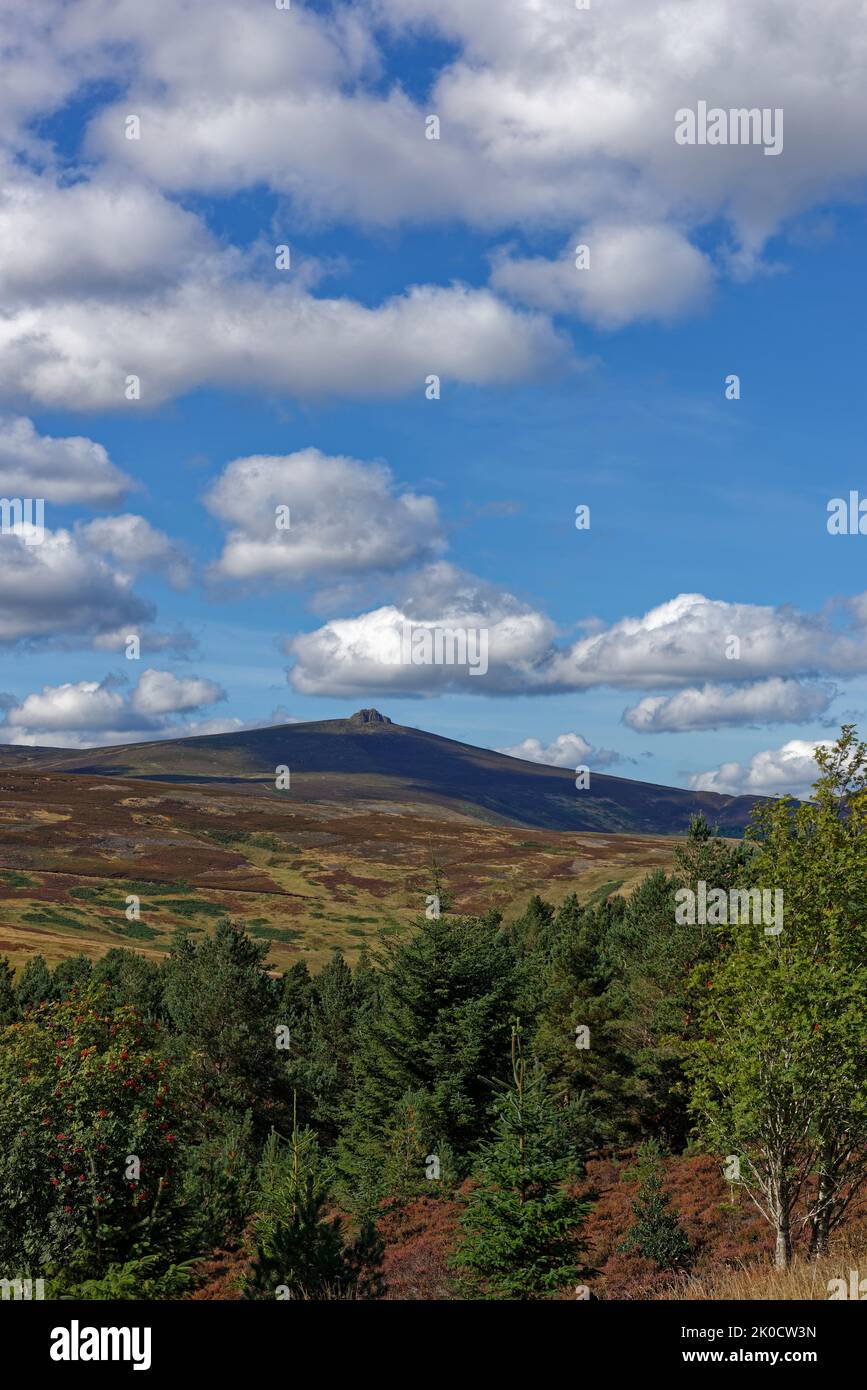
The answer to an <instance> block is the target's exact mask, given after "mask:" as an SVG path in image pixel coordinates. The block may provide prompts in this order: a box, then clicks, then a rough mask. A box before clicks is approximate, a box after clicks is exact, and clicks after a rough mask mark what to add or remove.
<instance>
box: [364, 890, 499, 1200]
mask: <svg viewBox="0 0 867 1390" xmlns="http://www.w3.org/2000/svg"><path fill="white" fill-rule="evenodd" d="M514 964H515V962H514V955H513V952H512V949H511V947H510V945H509V942H508V940H507V939H506V937H505V934H504V933H503V932H501V931H500V929H499V923H498V922H497V921H496V920H495V919H490V920H488V919H479V918H462V917H451V916H448V917H439V918H436V919H433V920H428V919H422V920H421V921H420V922H419V929H418V931H417V932H416V934H415V935H414V936H413V937H412V938H411V939H410V940H409V941H406V942H401V943H398V944H393V945H390V946H389V947H388V949H387V952H386V954H385V959H384V960H383V962H382V969H381V970H380V971H379V973H378V981H377V991H376V1002H375V1004H373V1005H371V1006H370V1007H368V1008H366V1009H363V1010H362V1013H361V1016H360V1021H359V1026H358V1029H357V1032H356V1038H355V1043H356V1047H355V1055H354V1059H353V1084H352V1105H351V1109H350V1112H349V1116H348V1121H347V1124H346V1126H345V1128H344V1131H343V1134H342V1136H341V1141H340V1144H339V1153H340V1171H341V1178H342V1180H343V1182H342V1189H341V1190H342V1193H345V1194H346V1200H347V1201H350V1200H351V1201H352V1203H353V1206H354V1207H355V1206H359V1205H360V1204H361V1202H362V1199H363V1202H364V1204H365V1206H366V1209H368V1210H370V1209H372V1208H373V1206H374V1205H375V1203H376V1200H377V1199H378V1198H379V1197H381V1196H384V1195H386V1193H385V1188H384V1181H383V1163H384V1158H385V1154H386V1148H387V1140H386V1132H387V1130H388V1126H389V1123H390V1121H391V1119H392V1116H393V1114H394V1112H395V1109H396V1107H397V1105H398V1103H399V1101H400V1099H401V1096H403V1095H405V1094H406V1092H407V1091H413V1092H419V1091H424V1092H425V1093H426V1094H427V1096H428V1098H429V1106H430V1110H429V1114H430V1123H431V1129H432V1132H433V1133H434V1134H435V1135H437V1136H438V1137H439V1138H441V1139H442V1141H443V1142H446V1143H448V1145H449V1146H450V1149H451V1151H452V1152H453V1153H454V1154H455V1157H456V1160H457V1161H458V1162H459V1163H460V1162H463V1161H464V1160H465V1159H466V1157H467V1156H468V1155H469V1154H470V1153H472V1152H473V1151H474V1150H475V1148H476V1147H477V1145H478V1144H479V1142H480V1141H481V1139H482V1138H483V1137H484V1132H485V1116H486V1113H487V1110H488V1107H489V1105H490V1100H491V1095H492V1081H491V1079H490V1078H496V1077H497V1076H498V1075H502V1073H503V1069H504V1068H503V1058H504V1054H505V1046H504V1044H505V1041H506V1039H507V1037H508V1026H507V1025H506V1024H504V1022H503V1020H504V1018H508V1017H509V1014H510V1012H511V1011H512V1008H513V997H514ZM465 1166H466V1165H465Z"/></svg>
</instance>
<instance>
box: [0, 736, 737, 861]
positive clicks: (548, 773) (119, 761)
mask: <svg viewBox="0 0 867 1390" xmlns="http://www.w3.org/2000/svg"><path fill="white" fill-rule="evenodd" d="M0 755H2V756H0V768H3V769H6V768H16V769H25V768H30V769H34V770H38V771H39V772H40V773H43V772H48V771H57V772H63V773H70V774H86V775H88V776H93V775H94V774H97V775H99V776H102V777H122V778H135V779H146V780H149V781H170V782H180V783H185V782H195V783H199V784H202V783H217V784H219V783H223V784H228V783H233V784H236V785H238V786H241V787H246V788H247V789H249V790H250V791H255V792H257V793H259V794H262V793H265V794H271V795H274V796H281V797H285V796H286V795H287V793H286V792H285V791H281V792H278V791H277V790H276V788H275V776H276V772H277V769H278V768H280V767H288V768H289V770H290V782H291V785H290V792H289V795H290V796H291V799H292V801H293V803H295V802H297V803H299V804H303V803H305V802H311V801H316V802H323V801H324V802H328V801H330V802H338V803H339V802H345V803H358V802H364V803H366V804H368V805H371V804H373V803H375V804H377V805H386V806H388V805H391V806H392V807H393V808H394V809H396V808H397V806H400V805H403V806H405V807H415V808H421V807H429V808H440V814H442V813H443V812H446V813H447V812H448V811H455V812H459V813H461V814H464V815H466V814H469V815H473V816H475V817H478V818H480V819H482V820H484V821H487V822H489V823H491V824H495V825H496V824H500V825H513V826H515V825H517V826H527V827H533V828H538V829H544V830H575V831H579V830H580V831H605V832H609V833H610V832H631V833H641V834H650V835H673V834H681V833H683V832H684V831H685V830H686V829H687V828H688V826H689V822H690V818H691V817H692V816H693V815H694V814H695V813H696V812H699V811H703V812H704V814H705V815H706V816H707V818H708V820H709V822H710V823H711V825H716V826H719V827H720V829H721V830H722V831H724V832H726V833H728V834H737V833H739V832H740V831H742V829H743V827H744V825H745V824H746V822H747V821H748V819H749V815H750V811H751V809H752V807H753V806H754V805H755V803H756V801H757V800H759V799H760V798H757V797H752V796H738V797H732V796H722V795H719V794H718V793H714V792H693V791H685V790H683V789H682V788H678V787H662V786H657V785H655V784H653V783H649V782H637V781H633V780H631V779H630V778H626V777H611V776H608V775H606V774H603V773H596V772H592V770H591V776H590V786H589V787H588V788H586V789H584V790H580V791H579V790H577V789H576V787H575V775H574V773H573V772H572V771H571V770H570V769H568V768H559V767H546V766H543V765H541V764H539V763H530V762H524V761H522V760H520V759H518V758H512V757H509V756H507V755H506V754H503V753H495V752H492V751H491V750H490V749H485V748H475V747H473V746H472V745H471V744H466V743H458V742H456V741H455V740H453V739H448V738H441V737H440V736H439V735H438V734H431V733H426V732H425V731H424V730H423V729H412V728H408V727H406V726H403V725H400V724H393V723H392V722H391V720H390V719H388V718H386V717H385V716H384V715H382V714H380V713H379V712H378V710H372V709H366V710H359V711H358V712H357V713H356V714H353V715H352V716H351V717H350V718H348V719H328V720H321V721H316V722H312V723H298V724H280V725H277V726H275V727H271V728H265V729H251V730H245V731H243V732H239V733H227V734H207V735H200V736H197V737H193V738H180V739H171V740H166V741H163V742H156V743H129V744H121V745H117V746H114V747H111V748H91V749H87V750H85V751H82V750H81V749H76V750H70V749H57V748H20V749H19V748H14V747H5V748H3V749H0Z"/></svg>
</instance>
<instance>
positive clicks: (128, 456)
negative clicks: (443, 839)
mask: <svg viewBox="0 0 867 1390" xmlns="http://www.w3.org/2000/svg"><path fill="white" fill-rule="evenodd" d="M751 8H752V9H753V10H754V13H752V15H751V17H750V19H749V20H748V21H745V22H743V23H739V24H737V25H736V24H734V23H733V18H734V16H735V11H736V10H737V11H738V13H739V14H741V18H743V17H742V11H741V10H740V7H737V6H735V5H734V4H733V3H729V2H728V0H710V3H708V4H706V5H704V6H703V7H702V9H701V11H699V10H698V9H697V8H696V7H695V6H694V5H691V4H690V3H687V4H686V5H684V7H683V9H684V11H689V12H690V15H691V17H692V28H691V29H690V31H689V32H690V35H691V38H692V39H693V40H694V41H695V42H694V46H693V47H692V48H690V45H689V43H685V44H684V43H683V35H682V34H680V35H679V37H680V39H681V44H680V46H678V44H676V43H675V42H674V39H675V37H677V35H676V34H673V33H666V30H665V26H666V25H671V24H673V23H674V20H673V19H672V15H671V7H664V6H661V5H657V4H655V3H653V0H651V2H650V3H647V0H645V3H643V4H642V5H639V4H638V3H637V2H636V3H632V0H617V3H611V4H610V6H609V7H608V9H607V11H606V12H604V13H600V12H601V11H603V10H604V9H605V7H603V6H602V5H601V4H600V5H598V6H596V7H595V12H594V13H593V15H592V18H590V17H588V16H587V15H583V14H582V15H581V16H580V17H579V16H576V15H573V14H571V13H568V14H567V13H566V11H565V6H563V5H559V6H555V5H553V4H544V3H542V0H537V3H533V4H518V3H517V0H514V3H513V0H507V3H506V4H505V5H504V6H503V10H502V14H501V15H500V17H499V19H498V20H496V21H495V19H494V18H493V17H492V15H491V7H490V6H489V5H488V6H483V5H481V4H480V3H475V0H465V3H464V4H462V5H457V4H456V3H455V4H452V3H440V4H436V5H435V4H433V3H430V4H429V3H428V0H418V4H416V5H415V6H410V5H408V4H404V3H402V0H381V2H379V3H376V4H373V3H371V4H364V5H352V6H333V7H332V6H325V5H315V6H312V5H307V6H302V5H298V4H295V5H293V8H292V10H291V12H290V13H288V14H287V13H285V12H277V11H276V9H275V10H274V11H273V12H272V10H271V7H270V6H268V5H265V4H261V5H259V6H255V7H252V8H251V7H250V6H242V5H239V4H237V3H234V0H219V3H218V4H216V5H214V6H210V7H202V6H195V5H183V4H182V5H174V6H169V5H168V4H166V5H163V4H162V0H160V3H158V4H156V5H155V7H154V8H153V11H152V12H149V16H148V17H142V15H141V14H140V13H138V10H137V7H136V6H134V5H133V4H125V3H121V4H119V5H118V6H117V8H116V12H115V13H114V15H113V17H112V18H111V20H110V21H109V20H108V19H107V18H106V16H105V14H104V12H103V11H102V9H101V7H100V6H98V5H97V4H96V3H90V0H73V3H72V4H70V5H66V6H59V5H58V6H56V7H51V6H48V7H47V9H46V11H45V12H44V13H42V14H40V15H39V16H27V15H22V14H16V13H15V7H8V13H7V12H6V7H4V10H3V12H2V14H0V20H2V24H3V25H4V26H5V29H6V31H7V32H6V34H5V38H6V40H7V41H8V42H11V43H14V45H15V50H14V51H15V54H16V55H17V56H16V57H15V58H14V59H13V63H17V64H18V67H19V69H20V71H19V72H17V73H16V74H15V76H16V78H17V79H18V80H17V81H16V82H13V83H12V84H11V87H12V92H11V95H7V97H6V98H5V101H6V109H5V110H4V112H3V115H4V121H3V129H4V132H5V134H4V137H3V142H2V151H0V172H2V174H3V201H2V203H0V235H2V239H3V242H4V244H5V245H6V246H7V247H10V248H12V251H11V255H10V256H8V257H7V258H5V259H6V270H5V272H2V273H0V293H2V295H3V298H4V316H5V318H6V323H7V325H8V328H7V331H6V332H4V333H3V334H0V357H2V359H3V360H2V363H0V366H2V367H3V371H2V377H3V379H4V380H5V385H4V387H3V393H4V394H3V398H2V399H0V412H2V414H0V492H2V493H3V494H4V495H6V496H7V497H13V496H16V495H17V496H29V495H38V496H43V497H44V498H45V502H46V526H47V527H48V529H49V533H50V535H49V536H47V537H46V538H45V540H44V541H43V543H42V544H33V543H32V540H33V538H32V537H31V538H30V542H31V543H28V541H27V540H26V538H25V537H23V536H22V535H21V534H6V535H2V536H0V637H2V638H4V639H5V640H4V645H3V646H2V647H0V667H2V675H0V691H2V692H3V701H4V707H5V720H4V723H3V724H2V725H0V737H2V738H4V739H5V740H6V741H11V742H20V743H42V744H57V743H62V744H70V745H73V746H87V745H89V744H97V743H101V742H117V741H126V740H128V739H130V738H154V737H166V736H170V735H173V734H175V733H179V732H206V731H209V730H216V729H223V728H233V727H243V726H246V725H250V724H255V723H257V722H259V723H261V722H266V723H267V722H272V720H273V719H275V718H276V719H283V718H293V719H327V718H334V717H340V716H344V715H346V714H348V713H350V712H351V711H352V710H354V709H356V708H358V707H360V706H361V705H365V704H376V705H377V707H379V708H380V709H382V710H383V711H384V712H385V713H387V714H389V715H390V716H391V717H392V718H393V719H395V720H396V721H398V722H401V723H406V724H411V725H417V726H421V727H424V728H428V729H431V730H434V731H436V732H438V733H442V734H446V735H448V736H450V737H454V738H458V739H463V740H465V741H467V742H470V743H477V744H482V745H485V746H490V747H498V748H508V749H510V750H513V751H515V752H516V753H517V754H521V755H523V756H529V757H534V758H538V759H540V760H543V761H557V762H560V763H562V764H563V765H569V766H574V765H575V763H576V762H577V761H582V762H587V763H588V764H589V765H590V766H591V768H593V767H596V768H597V769H598V770H605V771H609V772H615V773H619V774H620V775H624V776H633V777H640V778H641V779H643V780H651V781H658V782H662V783H672V784H679V785H694V786H706V787H715V788H718V789H720V790H726V791H740V790H758V791H768V792H778V791H783V790H792V791H796V792H797V791H803V790H804V788H805V787H806V786H807V785H808V783H809V780H810V776H811V749H812V747H813V746H814V744H815V743H816V742H817V741H819V740H822V739H827V738H829V737H833V734H834V730H835V728H836V727H838V726H839V723H840V722H841V721H842V720H844V719H847V720H855V721H856V722H857V721H860V722H861V724H862V726H863V724H864V723H865V722H867V721H865V711H867V597H865V591H867V564H865V556H867V536H862V535H855V536H845V537H844V536H832V535H829V533H828V529H827V524H826V523H827V516H828V511H827V508H828V503H829V501H830V499H832V498H835V497H848V494H849V492H850V490H852V489H859V488H860V490H861V493H862V495H864V496H867V475H865V469H864V463H863V442H862V435H863V423H862V418H861V417H862V415H863V407H862V406H861V401H862V400H863V396H864V392H863V381H862V377H863V360H864V354H863V351H862V350H861V349H862V340H863V336H864V329H863V327H862V317H863V316H862V315H861V314H860V312H859V311H858V306H859V305H860V304H862V303H863V302H864V298H865V290H867V284H865V280H867V270H865V264H864V256H863V246H864V207H863V202H862V190H863V177H864V172H865V171H864V169H862V168H861V167H860V166H859V159H860V160H862V161H863V160H864V158H865V157H864V155H863V153H859V152H858V151H857V150H856V149H854V148H849V145H848V142H847V141H846V140H845V139H844V138H842V137H840V136H839V135H838V134H835V132H838V131H839V130H840V128H841V127H840V122H841V120H842V119H844V118H845V117H847V116H848V117H849V118H850V119H851V120H852V121H853V122H854V121H855V120H856V118H857V117H858V115H859V111H858V106H857V104H858V103H859V102H861V101H863V97H862V96H861V93H860V89H859V86H858V84H857V83H855V82H853V81H852V80H851V72H850V69H849V66H848V62H847V60H846V57H845V52H844V49H843V48H842V47H839V46H837V45H832V44H825V43H823V42H817V41H816V36H815V25H816V16H815V11H814V9H813V7H812V6H809V5H807V4H806V3H800V0H797V3H793V4H792V5H791V6H790V7H789V12H790V17H791V21H792V22H791V25H790V28H789V29H788V31H787V32H786V33H782V34H778V33H777V31H776V30H775V29H774V27H773V25H772V24H771V20H772V19H773V13H774V11H775V4H774V3H772V0H757V3H756V4H755V6H754V7H751ZM833 8H834V10H835V13H836V19H837V21H838V23H839V25H840V26H843V27H842V28H841V29H840V33H841V34H843V33H845V25H846V23H848V22H849V21H850V20H851V21H853V22H854V20H855V19H856V17H857V14H856V12H857V9H858V6H857V5H855V4H854V3H847V0H840V3H837V4H835V5H834V6H833ZM205 10H208V11H209V12H210V13H209V15H208V14H206V13H205ZM585 20H587V21H588V25H589V24H592V26H593V28H592V29H591V28H589V27H588V28H586V29H584V30H576V29H575V27H574V26H575V24H576V22H577V23H583V22H584V21H585ZM651 21H653V22H651ZM701 24H704V25H705V26H706V32H704V33H703V34H697V33H696V26H698V28H699V29H701ZM287 25H288V26H294V27H293V28H291V29H290V28H287V27H286V26H287ZM281 26H282V28H281ZM769 26H770V29H769ZM769 32H770V34H771V37H769ZM854 34H855V31H854V30H853V35H854ZM699 38H703V40H704V41H703V42H702V43H699V42H698V39H699ZM855 42H861V40H860V39H856V38H855V37H853V43H855ZM757 54H759V55H760V56H759V57H757V56H756V55H757ZM807 76H808V77H809V78H810V79H811V81H810V82H807V81H806V80H805V78H806V77H807ZM636 93H638V96H636ZM699 98H702V99H708V100H709V101H710V102H711V103H714V102H716V103H718V104H719V105H720V106H723V107H729V106H731V107H736V106H737V107H740V106H742V105H743V106H748V105H756V106H760V107H781V108H783V109H784V110H785V115H786V143H785V148H784V151H783V153H782V155H781V156H779V157H778V158H773V159H768V158H765V157H764V156H763V151H762V150H761V148H756V147H741V148H737V149H735V148H731V147H729V148H726V149H718V148H704V149H701V150H698V149H683V148H679V147H678V146H676V145H675V143H674V140H673V127H674V110H675V109H676V107H678V106H680V105H683V104H694V102H695V101H697V100H698V99H699ZM130 112H136V113H138V114H139V116H140V120H141V137H140V139H139V140H138V141H129V140H125V139H124V136H123V129H124V121H125V119H126V117H127V115H128V113H130ZM431 112H436V113H439V114H440V116H441V122H442V128H441V133H440V139H439V141H426V140H425V138H424V133H423V132H424V120H425V117H426V116H427V115H428V114H429V113H431ZM579 240H582V241H584V242H585V243H587V244H589V245H590V247H591V256H592V258H593V259H592V261H591V269H590V270H589V271H586V272H581V271H577V270H576V269H575V267H574V265H572V263H571V248H572V247H573V246H574V245H575V244H576V243H577V242H578V241H579ZM281 244H288V245H289V246H290V247H291V257H292V267H291V270H289V271H288V272H283V271H277V270H276V269H275V266H274V258H275V247H276V246H278V245H281ZM567 252H568V253H570V254H567ZM582 275H584V276H586V277H595V278H593V279H592V281H591V280H590V279H585V280H584V281H583V282H582V281H580V277H581V276H582ZM419 286H422V287H426V288H424V289H423V290H421V291H418V290H414V289H413V287H419ZM588 286H589V288H588ZM128 373H137V374H138V375H139V376H140V380H141V389H142V398H141V400H138V401H128V400H125V399H124V395H123V383H124V380H125V378H126V375H127V374H128ZM429 373H437V374H438V375H439V376H440V378H441V395H440V398H439V399H437V400H429V399H426V394H425V380H426V377H427V375H428V374H429ZM730 373H736V374H737V375H738V376H739V378H740V382H741V396H740V399H738V400H727V399H726V397H725V392H724V384H725V379H726V377H727V376H728V375H729V374H730ZM25 421H29V422H31V424H30V425H25V424H24V423H22V422H25ZM82 439H83V440H85V441H88V443H87V444H85V445H82V444H80V443H78V444H76V443H75V441H76V440H79V441H80V440H82ZM52 441H53V442H52ZM311 450H315V451H318V452H317V453H316V454H314V455H311V454H310V453H309V452H307V451H311ZM103 451H104V452H103ZM260 457H264V458H265V459H266V460H267V463H266V464H264V465H261V466H260V465H253V464H250V463H249V460H251V459H257V458H260ZM238 461H240V463H239V462H238ZM230 465H231V469H230ZM263 468H264V470H265V474H266V475H267V476H265V477H264V481H263V473H262V469H263ZM117 470H119V472H120V474H122V475H124V477H123V479H119V478H118V475H117ZM227 470H229V471H228V472H227ZM385 470H387V471H385ZM254 475H255V478H256V479H258V481H254ZM37 483H38V484H39V486H40V488H41V491H39V492H38V493H37V491H36V485H37ZM408 499H409V500H408ZM412 499H416V501H415V502H414V501H413V500H412ZM418 499H421V501H418ZM278 501H280V502H285V503H286V504H287V505H290V506H291V509H292V527H291V528H290V531H289V532H287V533H286V534H285V535H284V536H282V537H279V538H276V537H275V536H274V534H273V527H272V528H271V529H270V530H269V525H271V523H269V521H268V517H269V515H273V506H274V503H275V502H278ZM579 503H585V504H587V505H589V507H590V509H591V524H590V528H589V530H585V531H578V530H576V528H575V525H574V514H575V507H576V505H577V504H579ZM111 518H115V520H114V521H110V520H109V519H111ZM134 518H140V520H138V521H136V520H134ZM278 544H279V546H280V547H283V549H281V550H279V551H278V550H277V549H276V547H277V546H278ZM290 550H291V552H292V553H291V554H290V553H289V551H290ZM684 595H687V596H689V595H692V596H700V597H698V598H693V599H679V597H678V596H684ZM82 596H84V597H82ZM403 620H409V621H412V622H414V623H416V624H422V625H436V624H441V625H456V624H460V623H463V625H464V626H468V627H473V626H480V625H484V626H486V627H489V628H490V632H491V662H490V669H489V671H488V672H487V674H486V675H485V676H484V677H482V678H479V679H476V680H474V679H472V678H470V677H469V675H468V673H467V672H465V671H464V672H461V671H457V672H455V671H451V672H449V671H443V670H442V669H441V668H440V669H438V670H430V669H424V668H421V669H418V668H416V669H414V670H413V671H410V672H397V673H395V672H394V671H392V670H391V669H390V668H383V667H382V665H381V663H379V665H378V664H377V651H378V650H379V645H378V644H381V642H382V640H383V634H384V633H387V632H388V631H390V630H391V629H393V628H394V626H395V625H396V624H398V623H399V622H401V621H403ZM130 632H136V633H139V634H140V635H141V647H142V650H141V659H140V660H139V661H128V660H126V659H125V655H124V642H125V636H126V634H128V633H130ZM730 635H734V636H737V637H738V638H739V640H740V641H741V643H742V648H743V650H742V654H741V656H740V657H739V658H738V659H737V660H731V659H729V658H727V657H726V656H725V654H724V652H723V646H724V642H725V639H726V638H727V637H728V636H730ZM299 639H301V640H300V641H299ZM145 672H148V673H150V674H149V676H148V679H147V680H143V679H142V677H143V674H144V673H145ZM155 672H157V673H159V674H158V675H154V674H153V673H155Z"/></svg>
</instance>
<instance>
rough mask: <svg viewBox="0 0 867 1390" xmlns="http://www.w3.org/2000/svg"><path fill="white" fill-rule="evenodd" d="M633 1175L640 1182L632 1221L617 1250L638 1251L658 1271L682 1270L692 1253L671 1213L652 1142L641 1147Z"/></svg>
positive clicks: (659, 1159)
mask: <svg viewBox="0 0 867 1390" xmlns="http://www.w3.org/2000/svg"><path fill="white" fill-rule="evenodd" d="M635 1173H636V1176H637V1177H638V1179H639V1187H638V1195H637V1197H636V1198H635V1201H634V1202H633V1203H632V1214H633V1216H634V1217H635V1220H634V1221H633V1223H632V1225H631V1226H630V1227H629V1230H628V1231H627V1232H626V1236H625V1239H624V1240H623V1242H622V1244H621V1245H620V1247H619V1249H620V1250H621V1251H622V1253H624V1254H628V1253H629V1252H630V1251H633V1250H634V1251H637V1252H638V1253H639V1254H640V1255H644V1257H645V1259H648V1260H654V1261H655V1262H656V1264H657V1265H659V1268H660V1269H685V1268H686V1267H687V1266H688V1265H689V1263H690V1259H691V1255H692V1249H691V1246H690V1243H689V1237H688V1236H687V1234H686V1231H685V1230H684V1229H683V1227H682V1226H681V1224H680V1222H679V1220H678V1218H677V1214H676V1213H675V1212H673V1211H672V1210H671V1207H670V1202H671V1198H670V1197H669V1195H668V1193H667V1192H664V1191H663V1189H662V1152H661V1150H660V1148H659V1145H658V1144H657V1143H656V1142H655V1141H654V1140H652V1139H649V1140H647V1141H646V1143H644V1144H642V1145H641V1148H640V1149H639V1151H638V1162H637V1164H636V1168H635Z"/></svg>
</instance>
